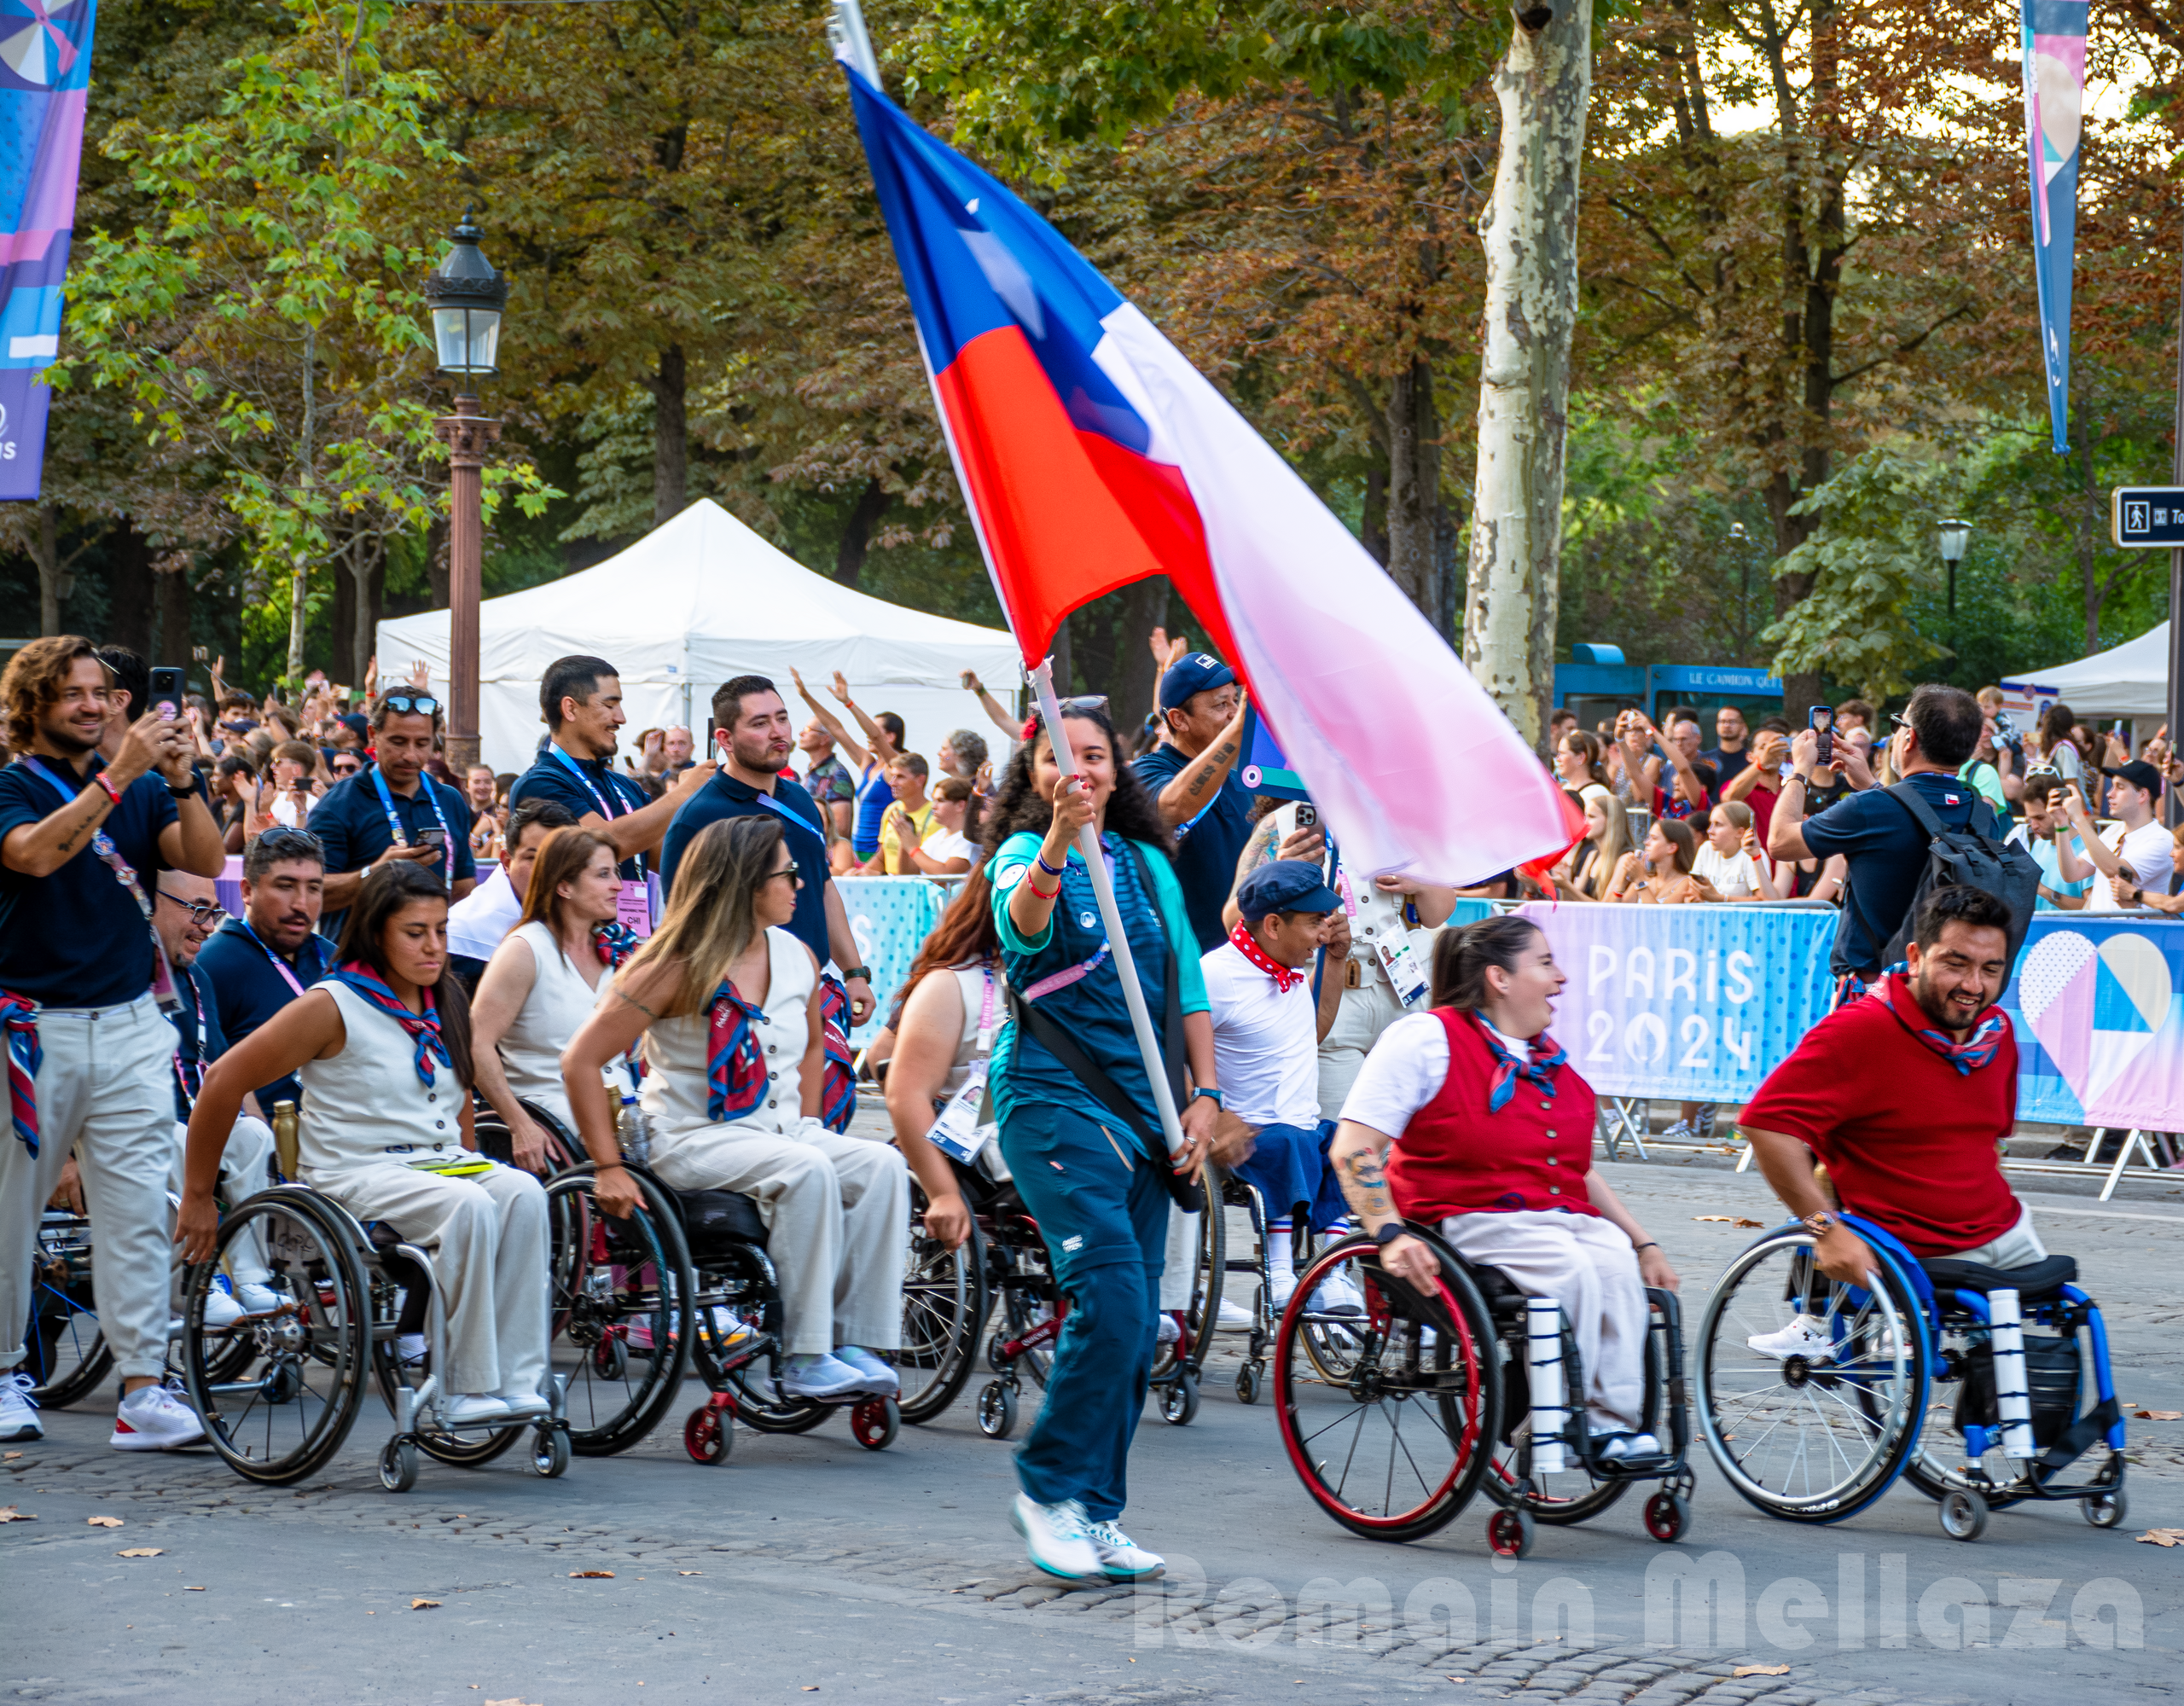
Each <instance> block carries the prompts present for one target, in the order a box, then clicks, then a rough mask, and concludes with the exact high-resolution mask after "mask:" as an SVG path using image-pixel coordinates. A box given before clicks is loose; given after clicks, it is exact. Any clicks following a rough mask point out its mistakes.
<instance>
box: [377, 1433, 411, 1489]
mask: <svg viewBox="0 0 2184 1706" xmlns="http://www.w3.org/2000/svg"><path fill="white" fill-rule="evenodd" d="M379 1484H380V1486H382V1487H384V1488H386V1490H387V1491H388V1492H390V1493H407V1492H408V1491H409V1490H410V1488H412V1487H415V1485H416V1484H417V1448H416V1447H415V1446H414V1445H412V1444H411V1443H410V1442H409V1441H408V1440H405V1439H391V1440H389V1441H388V1442H386V1444H385V1445H383V1446H381V1447H380V1453H379Z"/></svg>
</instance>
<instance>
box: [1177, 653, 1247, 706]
mask: <svg viewBox="0 0 2184 1706" xmlns="http://www.w3.org/2000/svg"><path fill="white" fill-rule="evenodd" d="M1235 679H1236V672H1235V671H1234V670H1232V669H1230V668H1229V666H1228V664H1224V663H1223V662H1222V661H1221V659H1218V658H1217V657H1215V656H1214V655H1213V653H1211V652H1194V653H1191V654H1190V655H1189V656H1188V657H1187V658H1185V659H1182V661H1181V662H1179V663H1176V664H1170V665H1169V667H1168V673H1167V674H1166V675H1165V676H1161V677H1160V709H1161V710H1163V711H1175V710H1177V709H1179V708H1180V707H1181V706H1182V705H1184V704H1185V703H1187V702H1188V700H1189V699H1190V696H1191V695H1192V694H1193V693H1211V691H1212V690H1213V689H1214V688H1225V687H1227V686H1228V685H1229V683H1230V682H1234V680H1235Z"/></svg>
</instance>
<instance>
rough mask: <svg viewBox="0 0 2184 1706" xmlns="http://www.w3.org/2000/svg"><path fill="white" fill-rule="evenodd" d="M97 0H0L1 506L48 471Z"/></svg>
mask: <svg viewBox="0 0 2184 1706" xmlns="http://www.w3.org/2000/svg"><path fill="white" fill-rule="evenodd" d="M97 11H98V0H0V220H4V222H5V223H4V225H0V502H4V501H7V500H10V499H27V498H35V497H36V496H38V484H39V476H40V475H41V473H43V472H44V466H45V409H46V403H47V400H48V398H49V396H50V393H49V392H48V391H47V389H46V386H45V385H44V382H43V381H42V380H40V379H39V377H38V374H39V370H40V369H41V368H45V367H47V366H49V365H50V364H51V363H52V361H53V358H54V357H55V356H57V355H59V354H60V353H61V281H62V280H63V279H64V278H65V277H66V276H67V271H68V240H69V237H70V235H71V228H72V227H73V225H74V224H75V222H76V174H77V169H78V166H79V165H81V163H82V160H83V155H84V101H85V98H86V93H87V90H89V87H90V77H91V31H92V27H93V25H94V23H95V22H96V17H97Z"/></svg>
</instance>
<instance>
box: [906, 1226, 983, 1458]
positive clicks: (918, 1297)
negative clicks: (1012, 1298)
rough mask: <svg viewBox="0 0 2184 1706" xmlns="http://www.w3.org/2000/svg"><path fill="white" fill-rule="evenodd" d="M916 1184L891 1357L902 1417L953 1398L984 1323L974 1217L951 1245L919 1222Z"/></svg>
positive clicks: (918, 1417) (932, 1410)
mask: <svg viewBox="0 0 2184 1706" xmlns="http://www.w3.org/2000/svg"><path fill="white" fill-rule="evenodd" d="M923 1203H924V1192H921V1191H913V1192H912V1200H911V1204H910V1245H909V1256H908V1258H907V1259H906V1261H905V1262H904V1263H903V1346H902V1349H900V1350H899V1351H897V1353H896V1355H895V1358H894V1366H895V1374H896V1378H897V1379H899V1380H900V1381H901V1382H902V1383H903V1389H902V1391H901V1393H900V1395H899V1396H898V1398H897V1402H898V1403H899V1404H900V1406H901V1407H902V1416H903V1420H904V1421H906V1422H928V1421H931V1420H932V1419H933V1418H934V1417H935V1416H938V1415H939V1414H940V1413H942V1412H943V1411H944V1410H946V1409H947V1408H948V1407H949V1406H950V1405H951V1404H953V1403H954V1402H955V1401H956V1397H957V1396H958V1395H959V1394H960V1393H961V1391H962V1390H963V1385H964V1383H965V1382H966V1381H967V1380H968V1379H969V1378H971V1368H972V1366H973V1364H974V1363H975V1362H976V1361H978V1352H979V1332H980V1331H981V1330H982V1329H983V1327H984V1326H985V1316H986V1307H987V1297H986V1275H985V1268H986V1257H985V1246H984V1243H983V1241H982V1240H981V1239H979V1229H978V1227H977V1225H976V1223H975V1222H974V1223H973V1226H972V1227H971V1234H970V1236H969V1237H968V1238H967V1239H964V1240H963V1242H962V1243H961V1245H957V1246H956V1248H955V1249H954V1250H950V1249H948V1248H947V1247H946V1246H945V1245H943V1244H942V1243H941V1242H940V1241H939V1240H938V1239H936V1238H933V1237H932V1236H930V1235H929V1234H928V1233H926V1230H925V1223H924V1210H923Z"/></svg>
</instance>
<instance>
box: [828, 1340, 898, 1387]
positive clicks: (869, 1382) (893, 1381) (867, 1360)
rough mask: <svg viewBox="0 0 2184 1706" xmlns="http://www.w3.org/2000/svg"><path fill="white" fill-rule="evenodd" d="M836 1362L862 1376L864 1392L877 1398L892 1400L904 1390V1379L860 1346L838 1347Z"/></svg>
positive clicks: (835, 1354) (836, 1348) (846, 1345)
mask: <svg viewBox="0 0 2184 1706" xmlns="http://www.w3.org/2000/svg"><path fill="white" fill-rule="evenodd" d="M834 1360H835V1361H837V1362H846V1363H847V1364H849V1366H850V1367H852V1368H854V1369H855V1370H857V1372H858V1373H859V1374H862V1375H863V1377H864V1390H866V1391H868V1392H869V1393H870V1394H871V1395H872V1396H874V1397H875V1398H892V1397H893V1396H895V1395H896V1394H897V1393H898V1392H900V1391H901V1390H903V1377H902V1376H901V1375H899V1374H897V1373H896V1372H895V1371H894V1370H893V1369H892V1368H890V1367H888V1366H887V1365H886V1363H884V1362H882V1361H880V1359H879V1358H878V1357H876V1356H874V1355H873V1354H872V1353H871V1352H870V1351H868V1350H866V1349H863V1347H862V1346H860V1345H854V1344H844V1345H837V1346H836V1347H835V1348H834Z"/></svg>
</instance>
